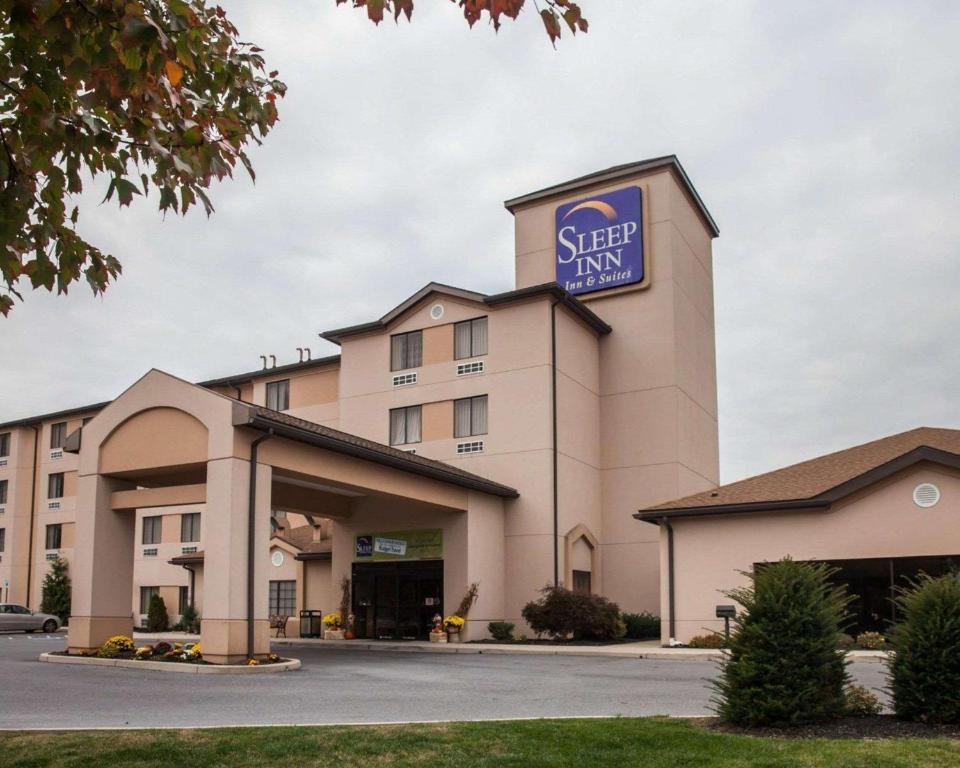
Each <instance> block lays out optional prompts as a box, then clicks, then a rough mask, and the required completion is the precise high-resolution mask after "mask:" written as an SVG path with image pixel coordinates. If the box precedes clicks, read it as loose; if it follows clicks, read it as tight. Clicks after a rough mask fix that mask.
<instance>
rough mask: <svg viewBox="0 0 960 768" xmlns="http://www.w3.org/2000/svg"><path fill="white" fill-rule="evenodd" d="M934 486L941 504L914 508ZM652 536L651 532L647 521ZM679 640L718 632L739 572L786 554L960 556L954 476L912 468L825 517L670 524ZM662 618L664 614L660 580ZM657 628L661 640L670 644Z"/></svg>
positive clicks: (779, 515)
mask: <svg viewBox="0 0 960 768" xmlns="http://www.w3.org/2000/svg"><path fill="white" fill-rule="evenodd" d="M923 482H931V483H935V484H936V485H937V486H938V487H939V488H940V491H941V500H940V502H939V503H938V504H937V505H936V506H934V507H932V508H929V509H924V508H921V507H918V506H916V505H915V504H914V503H913V499H912V494H913V489H914V488H915V487H916V486H917V485H918V484H919V483H923ZM640 525H644V526H648V527H649V528H651V529H653V530H654V531H656V530H657V527H656V526H654V525H651V524H648V523H641V524H640ZM673 527H674V558H675V560H674V569H675V573H676V586H675V589H676V612H677V616H676V624H677V629H676V633H677V638H678V639H679V640H681V641H684V642H685V641H687V640H689V639H690V637H691V636H693V635H697V634H703V633H704V632H705V631H707V630H720V629H722V628H723V622H722V621H719V620H717V619H716V618H715V608H716V606H717V605H718V604H721V603H729V602H730V601H729V600H728V599H727V598H725V597H723V594H722V593H723V592H724V591H726V590H729V589H732V588H734V587H738V586H742V585H743V584H745V583H746V579H745V578H744V577H743V576H742V575H741V574H740V573H739V571H743V570H750V569H751V568H752V567H753V565H754V564H755V563H760V562H764V561H773V560H779V559H781V558H783V557H786V556H790V557H792V558H793V559H795V560H844V559H856V558H873V557H910V556H919V555H958V554H960V473H958V472H957V471H956V470H950V469H946V468H943V467H939V466H935V465H918V466H917V467H916V468H914V469H910V470H906V471H904V472H902V473H900V474H898V475H897V476H895V477H893V478H890V479H888V480H886V481H884V482H882V483H879V484H877V485H875V486H873V487H872V488H869V489H867V490H865V491H862V492H860V493H859V494H857V495H855V496H852V497H850V498H849V499H847V500H845V501H843V502H839V503H837V504H835V505H834V506H833V507H832V508H831V509H830V510H827V511H809V512H800V511H793V512H769V513H754V514H749V515H737V516H732V515H731V516H717V517H707V518H695V519H686V520H676V521H674V523H673ZM660 541H661V564H662V568H663V573H664V574H666V567H667V554H666V552H667V547H666V533H665V531H664V532H661V534H660ZM661 583H662V592H661V604H662V613H661V615H662V616H664V617H666V616H667V615H668V610H667V606H668V599H669V598H668V594H667V584H666V577H665V576H664V578H663V579H662V582H661ZM668 631H669V628H668V624H667V622H666V621H664V624H663V640H664V641H666V640H667V639H668Z"/></svg>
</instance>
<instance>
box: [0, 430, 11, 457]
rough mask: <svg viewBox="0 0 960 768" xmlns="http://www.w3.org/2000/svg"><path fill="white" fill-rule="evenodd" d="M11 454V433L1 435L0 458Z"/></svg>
mask: <svg viewBox="0 0 960 768" xmlns="http://www.w3.org/2000/svg"><path fill="white" fill-rule="evenodd" d="M9 455H10V433H9V432H4V433H3V434H2V435H0V458H3V457H5V456H9Z"/></svg>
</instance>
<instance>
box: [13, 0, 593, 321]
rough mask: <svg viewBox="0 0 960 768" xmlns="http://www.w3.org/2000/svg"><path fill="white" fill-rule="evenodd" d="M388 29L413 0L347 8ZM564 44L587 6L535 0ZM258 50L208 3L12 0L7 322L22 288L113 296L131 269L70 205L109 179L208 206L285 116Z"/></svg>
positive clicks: (114, 184)
mask: <svg viewBox="0 0 960 768" xmlns="http://www.w3.org/2000/svg"><path fill="white" fill-rule="evenodd" d="M336 2H337V5H341V4H343V3H347V2H349V3H352V5H353V6H354V7H356V8H360V7H362V8H365V9H366V11H367V15H368V17H369V18H370V19H371V20H372V21H374V22H376V23H379V22H380V21H382V20H383V18H384V17H385V14H390V15H392V16H393V17H394V19H395V20H398V19H399V18H400V16H401V15H403V16H405V17H406V18H407V19H408V20H409V19H410V18H411V17H412V14H413V6H414V0H336ZM452 2H454V3H456V4H457V5H458V6H459V7H460V8H461V9H462V11H463V15H464V18H465V19H466V21H467V22H468V24H470V26H471V27H472V26H473V25H474V24H476V23H477V22H478V21H480V20H481V19H482V18H484V17H486V18H488V19H489V21H490V22H491V23H492V24H493V27H494V29H498V28H499V26H500V23H501V19H502V18H504V17H506V18H509V19H516V18H517V16H518V15H519V13H520V11H521V10H522V9H523V7H524V5H525V0H452ZM530 2H531V3H533V4H534V5H536V4H537V3H538V2H539V3H540V5H541V6H542V7H540V6H537V11H538V12H539V15H540V17H541V18H542V19H543V23H544V26H545V28H546V30H547V33H548V35H549V36H550V39H551V41H556V40H557V39H558V38H559V37H560V29H561V22H563V23H566V25H567V26H568V27H569V28H570V30H571V31H572V32H576V31H578V30H579V31H581V32H586V31H587V22H586V20H585V19H584V18H583V17H582V15H581V13H580V9H579V7H578V6H577V4H576V3H573V2H569V0H530ZM262 53H263V51H262V50H261V49H260V48H258V47H257V46H255V45H253V44H251V43H246V42H242V41H241V40H240V38H239V33H238V30H237V28H236V27H235V26H234V25H233V24H232V23H231V22H230V21H229V19H228V18H227V14H226V13H225V11H224V10H223V9H222V8H221V7H219V6H211V5H208V4H207V3H206V2H205V0H0V313H2V314H4V315H6V314H7V313H9V312H10V310H11V309H12V308H13V306H14V300H15V299H22V295H21V293H20V291H21V289H22V287H23V285H24V284H25V283H28V284H29V285H30V286H31V287H33V288H34V289H37V288H45V289H47V290H50V291H53V290H56V291H57V292H58V293H66V292H67V291H68V290H69V288H70V287H71V286H72V285H73V284H74V283H75V282H77V281H79V280H86V282H87V284H88V285H89V286H90V288H91V289H92V290H93V291H94V293H102V292H103V291H104V290H106V289H107V287H108V285H109V284H110V283H111V282H112V281H113V280H115V279H116V278H117V277H118V276H119V275H120V273H121V269H122V267H121V264H120V262H119V260H118V259H117V258H116V257H115V256H113V255H112V254H109V253H103V252H102V251H101V250H100V249H99V248H97V247H96V246H95V245H93V244H91V243H89V242H87V241H86V240H85V239H84V238H83V237H82V236H81V235H80V234H79V232H78V231H77V225H78V222H79V216H80V210H79V207H78V206H77V205H76V204H73V205H72V207H71V205H70V201H71V198H74V197H75V196H77V195H79V194H80V193H81V192H82V191H83V189H84V183H85V181H87V180H89V179H90V178H94V179H96V178H99V177H106V178H107V179H109V182H108V184H107V192H106V197H105V201H110V200H113V199H114V198H116V200H117V202H118V204H119V205H120V207H125V206H128V205H130V203H131V202H132V201H133V199H134V198H135V197H137V196H141V197H147V196H149V195H150V194H151V193H152V194H156V195H157V198H158V203H157V205H158V207H159V209H160V211H162V212H166V211H169V210H173V211H174V212H175V213H176V212H178V213H182V214H185V213H186V212H187V211H188V210H189V209H190V208H191V207H193V206H194V205H202V206H203V208H204V210H205V211H206V213H207V215H210V214H211V213H212V212H213V203H212V202H211V200H210V197H209V195H208V190H209V188H210V185H211V183H212V182H213V181H215V180H222V179H223V178H224V177H227V176H232V175H233V171H234V169H235V168H236V166H237V164H238V163H239V164H240V165H242V166H243V167H244V168H246V170H247V172H248V173H249V175H250V177H251V178H255V177H254V171H253V166H252V164H251V162H250V159H249V157H248V156H247V148H248V147H249V145H250V144H251V143H253V144H259V143H261V142H262V141H263V139H264V138H265V137H266V135H267V134H268V133H269V132H270V130H271V129H272V128H273V127H274V125H275V124H276V122H277V120H278V113H277V100H278V99H280V98H281V97H283V95H284V93H285V92H286V86H285V85H284V83H283V82H281V81H280V80H278V79H277V74H278V73H277V72H276V71H268V69H267V65H266V63H265V61H264V58H263V56H262V55H261V54H262Z"/></svg>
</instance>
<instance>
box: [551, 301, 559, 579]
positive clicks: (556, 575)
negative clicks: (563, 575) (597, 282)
mask: <svg viewBox="0 0 960 768" xmlns="http://www.w3.org/2000/svg"><path fill="white" fill-rule="evenodd" d="M558 303H559V302H556V301H555V302H553V304H551V305H550V375H551V382H550V388H551V395H552V396H551V402H552V407H553V586H555V587H559V586H560V553H559V551H558V549H557V539H558V538H559V535H560V531H559V525H560V514H559V509H560V497H559V490H558V488H559V475H558V467H557V460H558V455H559V451H558V448H557V443H558V441H557V304H558Z"/></svg>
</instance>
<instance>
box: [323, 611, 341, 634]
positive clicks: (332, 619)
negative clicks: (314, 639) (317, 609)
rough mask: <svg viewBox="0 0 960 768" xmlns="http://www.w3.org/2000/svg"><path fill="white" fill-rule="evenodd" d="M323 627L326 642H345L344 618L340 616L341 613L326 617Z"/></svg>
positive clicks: (329, 614) (335, 612)
mask: <svg viewBox="0 0 960 768" xmlns="http://www.w3.org/2000/svg"><path fill="white" fill-rule="evenodd" d="M323 627H324V630H323V639H324V640H343V618H342V617H341V616H340V611H334V612H333V613H328V614H327V615H326V616H324V617H323Z"/></svg>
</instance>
